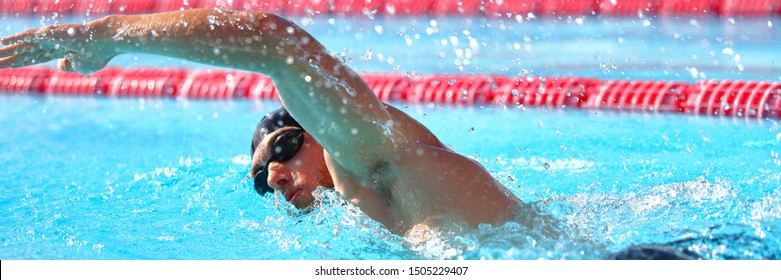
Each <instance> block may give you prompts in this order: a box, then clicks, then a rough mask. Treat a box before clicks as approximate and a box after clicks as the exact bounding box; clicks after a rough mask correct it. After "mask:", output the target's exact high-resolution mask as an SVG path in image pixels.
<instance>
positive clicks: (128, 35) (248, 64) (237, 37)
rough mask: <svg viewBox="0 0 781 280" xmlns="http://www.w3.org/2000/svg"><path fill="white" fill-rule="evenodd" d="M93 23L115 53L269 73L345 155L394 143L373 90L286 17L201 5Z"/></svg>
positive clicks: (294, 109) (302, 119)
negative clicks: (347, 141) (358, 148)
mask: <svg viewBox="0 0 781 280" xmlns="http://www.w3.org/2000/svg"><path fill="white" fill-rule="evenodd" d="M94 24H95V25H96V29H97V30H104V31H101V32H99V33H100V34H102V35H101V37H102V38H103V40H105V41H106V42H108V44H109V46H111V47H112V48H114V49H115V52H116V53H117V54H122V53H149V54H157V55H164V56H169V57H175V58H181V59H186V60H190V61H196V62H201V63H206V64H211V65H218V66H225V67H230V68H237V69H243V70H249V71H254V72H260V73H263V74H266V75H268V76H270V77H271V78H272V79H273V80H274V84H275V85H276V87H277V90H278V92H279V96H280V99H281V100H282V102H283V103H284V105H285V107H287V109H288V110H289V111H290V112H291V113H292V114H293V115H294V116H295V117H296V119H297V120H298V121H299V123H301V124H302V125H303V126H304V127H305V128H307V129H308V130H310V131H313V132H317V133H316V134H319V135H316V138H317V139H318V141H320V143H321V144H322V145H323V146H324V147H326V149H327V150H329V151H341V150H343V151H344V152H343V153H341V154H344V153H347V152H348V151H349V150H350V149H352V148H354V147H355V146H366V147H372V148H376V147H378V146H383V145H386V144H390V142H389V141H387V140H388V139H389V138H388V137H391V135H390V134H391V132H390V131H389V127H388V126H387V125H388V123H389V121H390V116H389V115H388V113H387V111H385V109H384V107H383V106H382V103H381V102H380V101H379V100H378V99H377V97H376V96H375V95H374V93H373V92H372V90H371V89H370V88H369V87H368V86H367V85H366V84H365V83H364V82H363V80H362V79H361V78H360V77H359V76H358V75H357V74H356V73H355V72H353V71H352V70H351V69H350V68H349V67H348V66H347V65H344V64H343V63H342V62H341V61H339V60H338V59H337V58H335V57H333V56H331V55H330V54H329V53H328V51H327V50H326V49H325V47H324V46H323V45H321V44H320V43H319V42H318V41H317V40H315V39H314V38H313V37H312V36H311V35H310V34H309V33H307V32H306V31H305V30H303V29H301V28H299V27H298V26H296V25H295V24H293V23H291V22H289V21H287V20H285V19H283V18H280V17H278V16H275V15H272V14H265V13H253V12H245V11H235V12H232V11H221V10H211V9H202V10H188V11H177V12H169V13H161V14H150V15H133V16H110V17H106V18H104V19H100V20H98V21H96V22H94ZM346 135H355V136H356V139H355V140H354V141H351V142H350V145H352V146H350V147H345V144H344V143H345V141H344V137H345V136H346ZM363 150H367V151H369V150H371V149H369V148H367V149H363ZM366 153H367V154H371V152H366ZM337 154H340V153H337ZM369 157H371V156H369Z"/></svg>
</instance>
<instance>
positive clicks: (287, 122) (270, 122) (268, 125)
mask: <svg viewBox="0 0 781 280" xmlns="http://www.w3.org/2000/svg"><path fill="white" fill-rule="evenodd" d="M286 126H295V127H299V128H302V127H301V125H300V124H298V122H297V121H296V120H295V119H294V118H293V116H291V115H290V113H289V112H288V111H287V109H285V107H282V108H279V109H276V110H274V111H273V112H271V113H268V114H266V116H265V117H263V119H261V120H260V122H259V123H258V126H257V127H256V128H255V134H254V135H252V146H251V148H252V150H251V151H250V155H251V156H253V157H254V156H255V148H257V147H258V145H259V144H260V141H262V140H263V137H265V136H266V135H267V134H269V133H272V132H274V131H276V130H277V129H280V128H283V127H286ZM302 129H303V128H302Z"/></svg>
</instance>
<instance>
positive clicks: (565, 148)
mask: <svg viewBox="0 0 781 280" xmlns="http://www.w3.org/2000/svg"><path fill="white" fill-rule="evenodd" d="M559 148H561V150H562V151H566V150H567V146H565V145H564V144H561V146H559Z"/></svg>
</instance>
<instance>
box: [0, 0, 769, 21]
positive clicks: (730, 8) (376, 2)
mask: <svg viewBox="0 0 781 280" xmlns="http://www.w3.org/2000/svg"><path fill="white" fill-rule="evenodd" d="M215 7H219V8H225V9H238V10H263V11H269V12H277V13H282V14H287V15H323V14H325V15H341V16H354V15H383V16H398V15H401V16H420V15H440V16H443V15H467V16H494V17H510V16H527V15H529V14H530V13H531V14H534V15H535V16H564V15H606V16H638V15H639V14H644V15H656V14H659V15H703V14H711V15H720V16H725V17H732V16H760V17H761V16H770V15H781V0H618V1H616V0H457V1H441V0H371V1H369V0H83V1H82V0H28V1H16V0H0V14H6V15H16V16H27V15H46V16H50V15H53V14H55V13H56V14H57V15H77V16H84V15H90V16H97V15H104V14H142V13H154V12H166V11H174V10H179V9H192V8H215Z"/></svg>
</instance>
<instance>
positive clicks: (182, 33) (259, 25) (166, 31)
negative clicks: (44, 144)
mask: <svg viewBox="0 0 781 280" xmlns="http://www.w3.org/2000/svg"><path fill="white" fill-rule="evenodd" d="M91 24H92V25H93V26H94V27H95V29H96V30H98V31H97V32H96V33H98V34H100V35H99V37H102V38H100V39H102V40H103V41H105V42H106V47H109V48H112V49H113V50H112V51H113V52H115V53H116V54H125V53H147V54H156V55H163V56H169V57H175V58H180V59H185V60H190V61H195V62H200V63H205V64H211V65H217V66H226V67H231V68H238V69H243V70H249V71H255V72H261V73H266V74H269V75H273V74H275V73H273V72H274V71H275V70H278V69H280V64H281V63H284V59H283V57H287V56H290V55H293V54H292V53H288V52H290V48H286V47H284V46H285V45H287V44H289V42H286V41H289V40H291V39H293V38H292V37H291V36H279V35H280V34H279V33H280V32H284V31H283V30H278V28H280V27H279V26H280V25H283V24H284V20H283V19H281V18H279V17H277V16H274V15H269V14H264V13H252V12H232V11H221V10H213V9H197V10H187V11H176V12H168V13H159V14H149V15H115V16H108V17H105V18H103V19H100V20H96V21H94V22H92V23H91ZM96 39H97V38H96Z"/></svg>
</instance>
